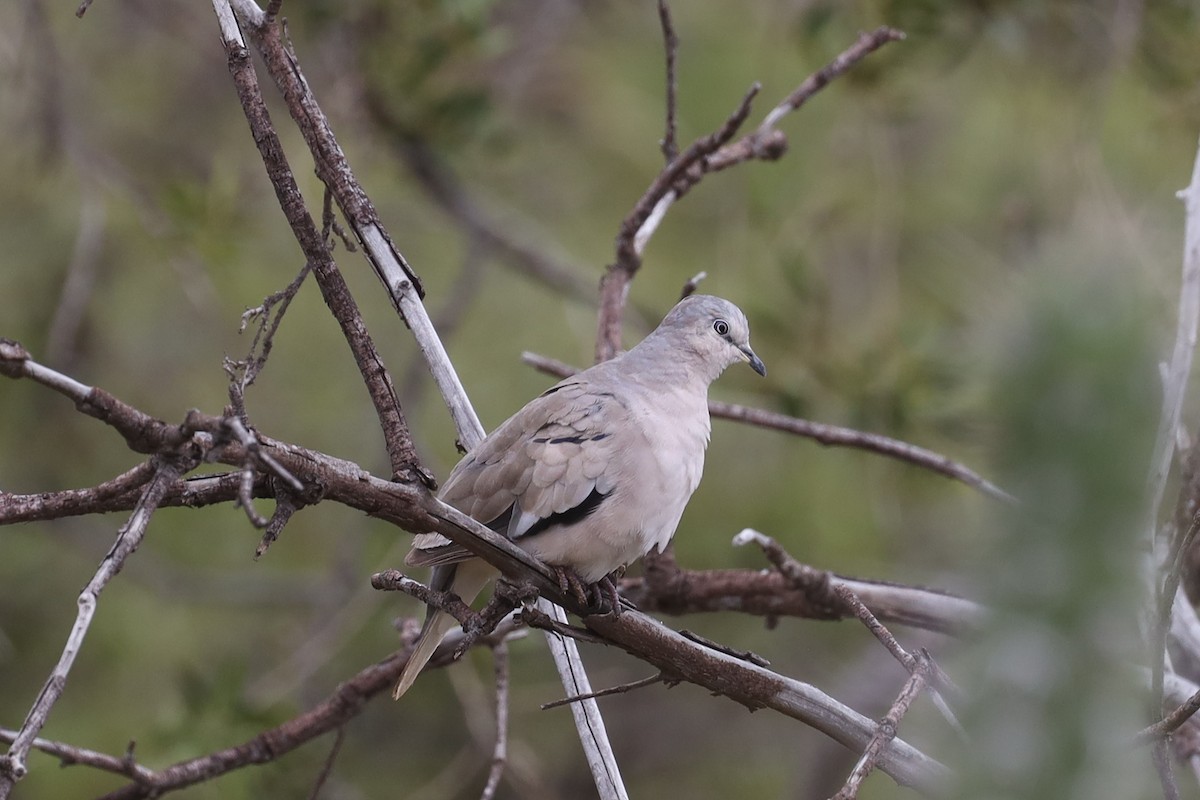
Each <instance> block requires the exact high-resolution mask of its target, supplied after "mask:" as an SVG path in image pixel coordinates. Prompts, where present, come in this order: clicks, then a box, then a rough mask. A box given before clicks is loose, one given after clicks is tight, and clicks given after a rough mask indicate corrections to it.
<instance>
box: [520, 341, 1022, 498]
mask: <svg viewBox="0 0 1200 800" xmlns="http://www.w3.org/2000/svg"><path fill="white" fill-rule="evenodd" d="M521 361H523V362H524V363H526V364H528V365H529V366H531V367H533V368H534V369H537V370H540V371H541V372H545V373H547V374H548V375H554V376H556V377H559V378H566V377H569V376H571V375H574V374H575V373H576V372H578V371H579V370H578V369H576V368H575V367H573V366H571V365H570V364H567V363H565V362H562V361H558V360H557V359H553V358H548V357H547V356H543V355H539V354H538V353H530V352H529V351H526V352H523V353H521ZM708 413H709V414H711V415H712V416H714V417H718V418H720V419H730V420H735V421H738V422H745V423H748V424H750V425H757V426H759V427H763V428H771V429H772V430H777V431H783V432H785V433H791V434H795V435H796V436H802V437H804V438H806V439H812V440H814V441H816V442H818V443H820V444H823V445H825V446H826V447H851V448H855V449H858V450H866V451H868V452H871V453H878V454H879V455H882V456H887V457H889V458H894V459H896V460H898V461H905V462H907V463H909V464H912V465H914V466H917V467H921V468H922V469H927V470H930V471H932V472H936V473H938V474H939V475H944V476H945V477H947V478H951V479H953V480H956V481H959V482H960V483H965V484H966V485H967V486H970V487H971V488H973V489H977V490H978V491H980V492H983V493H984V494H986V495H987V496H988V497H993V498H995V499H997V500H1003V501H1005V502H1010V503H1015V502H1017V500H1016V499H1015V498H1014V497H1013V496H1012V495H1010V494H1009V493H1008V492H1006V491H1004V490H1003V489H1001V488H1000V487H998V486H996V485H995V484H993V483H992V482H990V481H988V480H986V479H984V478H982V477H980V476H979V475H978V474H977V473H976V472H974V471H973V470H971V469H969V468H967V467H966V466H964V465H963V464H960V463H959V462H957V461H954V460H953V459H951V458H948V457H946V456H944V455H942V454H940V453H935V452H933V451H932V450H926V449H925V448H923V447H919V446H917V445H915V444H909V443H908V442H902V441H899V440H898V439H891V438H889V437H887V436H881V435H879V434H876V433H867V432H865V431H857V430H854V429H853V428H842V427H839V426H837V425H826V424H825V423H822V422H812V421H810V420H806V419H800V418H798V417H789V416H787V415H786V414H779V413H777V412H774V411H767V410H765V409H761V408H750V407H749V406H742V405H737V404H734V403H722V402H720V401H719V400H709V401H708Z"/></svg>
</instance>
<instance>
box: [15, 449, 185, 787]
mask: <svg viewBox="0 0 1200 800" xmlns="http://www.w3.org/2000/svg"><path fill="white" fill-rule="evenodd" d="M196 463H197V462H195V461H193V462H192V463H190V464H188V463H186V462H181V461H179V460H177V459H169V458H167V457H163V458H160V459H156V464H155V475H154V477H153V478H152V479H151V480H150V482H149V483H148V484H147V485H146V488H145V490H144V491H143V492H142V497H141V500H140V501H139V502H138V507H137V508H136V509H135V510H134V512H133V514H132V515H131V516H130V518H129V520H128V521H127V522H126V523H125V524H124V525H122V526H121V529H120V530H119V531H118V532H117V539H116V542H115V543H114V544H113V546H112V549H111V550H109V551H108V553H107V554H106V555H105V556H104V558H103V560H101V562H100V566H99V568H98V569H97V570H96V573H95V575H93V576H92V579H91V580H90V581H88V584H87V586H85V587H84V589H83V591H82V592H81V593H80V594H79V599H78V605H79V611H78V613H77V615H76V617H75V624H74V625H73V626H72V628H71V632H70V634H69V635H68V636H67V643H66V645H65V646H64V647H63V651H62V655H61V656H60V657H59V660H58V664H56V665H55V667H54V669H53V670H52V671H51V672H50V677H49V678H47V679H46V683H45V685H44V686H43V687H42V690H41V692H40V693H39V694H38V697H37V699H36V700H35V701H34V703H33V706H32V707H31V708H30V709H29V713H28V714H27V715H26V717H25V721H24V722H23V723H22V724H21V729H20V730H19V731H18V732H17V734H16V736H14V737H13V740H12V744H11V745H10V746H9V749H8V753H7V754H5V755H3V756H0V798H6V797H8V796H9V793H10V792H11V791H12V789H13V786H14V785H15V784H16V782H17V781H19V780H21V778H23V777H25V772H26V765H25V760H26V757H27V756H28V755H29V750H30V748H31V747H33V743H34V740H35V739H36V738H37V735H38V733H39V732H41V730H42V727H43V726H44V725H45V724H46V720H47V719H48V718H49V716H50V711H51V709H53V708H54V704H55V703H57V702H58V698H59V697H60V696H61V695H62V692H63V689H64V688H66V684H67V678H68V677H69V676H70V674H71V667H72V666H74V664H75V657H76V656H77V655H78V654H79V651H80V649H81V648H82V647H83V640H84V638H85V637H86V636H87V632H88V628H89V627H90V626H91V624H92V618H93V617H94V616H95V614H96V605H97V602H98V601H99V599H100V593H101V592H102V591H103V590H104V587H105V586H107V585H108V582H109V581H110V580H112V578H113V576H115V575H116V574H117V573H118V572H120V571H121V568H122V567H123V566H125V560H126V559H127V558H129V556H130V555H132V554H133V552H134V551H135V550H137V548H138V545H140V544H141V542H142V539H143V537H145V535H146V528H147V526H148V525H149V524H150V518H151V517H152V516H153V515H154V512H155V510H156V509H157V508H158V501H159V500H160V499H161V497H162V493H163V491H164V489H165V487H166V485H167V484H168V483H169V482H170V481H172V480H173V479H175V478H177V477H178V475H179V473H180V471H183V470H186V469H191V468H192V467H194V466H195V465H196Z"/></svg>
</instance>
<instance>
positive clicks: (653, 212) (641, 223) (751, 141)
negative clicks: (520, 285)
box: [596, 12, 904, 361]
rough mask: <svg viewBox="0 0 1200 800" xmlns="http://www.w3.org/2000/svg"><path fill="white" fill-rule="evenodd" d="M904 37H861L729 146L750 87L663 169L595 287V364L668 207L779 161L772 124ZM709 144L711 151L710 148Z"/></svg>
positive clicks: (617, 341) (615, 341)
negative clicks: (729, 174) (761, 163)
mask: <svg viewBox="0 0 1200 800" xmlns="http://www.w3.org/2000/svg"><path fill="white" fill-rule="evenodd" d="M660 13H661V12H660ZM664 27H666V23H664ZM903 38H904V34H903V33H901V32H900V31H897V30H895V29H893V28H878V29H877V30H875V31H874V32H872V33H869V34H867V33H864V34H862V35H860V36H859V38H858V40H857V41H856V42H855V43H854V44H853V45H851V46H850V47H848V48H847V49H846V50H845V51H843V52H842V53H840V54H839V55H838V56H837V58H835V59H834V60H833V61H831V62H830V63H829V64H827V65H826V66H825V67H823V68H821V69H820V70H818V71H817V72H815V73H813V74H812V75H810V76H809V77H808V78H807V79H806V80H805V81H804V82H803V83H802V84H800V86H799V87H797V89H796V90H795V91H794V92H792V93H791V94H790V95H788V97H787V98H786V99H784V101H783V102H782V103H780V104H779V105H778V106H776V107H775V108H774V109H772V111H771V112H770V113H769V114H767V116H766V117H765V118H764V119H763V121H762V123H761V124H760V125H759V126H758V129H757V130H755V131H754V132H753V133H750V134H747V135H745V136H743V137H741V138H740V139H738V140H737V141H735V142H730V141H729V140H730V139H732V138H733V134H734V133H736V131H737V129H738V128H739V127H740V126H741V124H742V122H743V121H745V118H746V116H747V115H748V114H749V111H750V100H751V99H752V98H753V97H754V95H755V93H757V91H758V86H757V84H755V86H754V87H753V88H752V89H751V90H750V92H749V93H748V94H747V95H746V97H744V98H743V99H742V103H741V105H740V106H739V107H738V109H737V110H736V111H735V112H734V113H733V114H731V115H730V117H729V118H728V119H726V120H725V122H724V123H723V124H722V125H721V127H720V128H719V129H718V130H717V131H716V132H714V133H712V134H709V136H706V137H702V138H701V139H698V140H697V141H696V142H693V143H692V145H691V146H690V147H689V148H688V149H687V150H685V151H684V152H683V153H681V154H680V155H679V156H677V157H676V158H673V159H672V160H671V161H670V163H668V164H667V166H666V167H665V168H664V169H663V171H662V172H661V173H659V175H658V177H656V178H655V179H654V181H653V182H652V183H651V184H650V187H649V188H648V189H647V190H646V192H645V194H643V195H642V197H641V199H639V200H638V202H637V204H636V205H634V207H633V211H631V212H630V214H629V215H628V216H627V217H625V219H624V220H623V221H622V222H621V227H620V230H619V232H618V233H617V243H616V261H614V262H613V263H612V264H610V265H609V267H608V270H607V272H605V275H604V277H603V279H601V282H600V321H599V325H598V328H597V334H596V361H604V360H606V359H609V358H612V356H613V355H615V354H616V353H617V351H618V350H619V349H620V346H621V317H622V312H623V310H624V307H625V302H626V299H627V297H628V294H629V283H630V281H632V280H633V276H634V274H635V273H636V272H637V270H638V269H639V268H640V267H641V258H642V253H643V251H644V250H645V247H646V243H647V242H648V241H649V240H650V237H651V236H653V235H654V231H655V230H656V229H657V228H658V225H659V223H661V222H662V220H663V218H664V217H665V216H666V213H667V210H668V209H669V208H670V207H671V205H672V204H673V203H674V202H675V201H676V200H678V199H679V198H680V197H682V196H683V195H684V194H686V193H687V192H688V191H689V190H690V189H691V188H692V187H693V186H695V185H696V184H697V183H699V182H700V180H701V179H702V178H703V177H704V176H705V175H706V174H708V173H710V172H717V171H719V170H722V169H726V168H727V167H731V166H733V165H735V164H740V163H742V162H744V161H748V160H751V159H762V160H767V161H773V160H775V159H778V158H779V157H781V156H782V155H783V154H784V153H785V152H787V137H786V136H784V135H783V133H781V132H780V131H778V130H776V129H775V125H776V123H778V121H779V120H780V119H781V118H782V117H784V116H785V115H787V114H788V113H790V112H792V111H794V110H796V109H797V108H799V107H800V106H801V105H803V104H804V103H805V102H806V101H807V100H808V99H809V98H810V97H812V96H813V95H814V94H816V93H817V92H819V91H820V90H821V89H823V88H824V87H825V86H826V85H828V84H829V82H830V81H832V80H834V79H836V78H838V77H840V76H841V75H843V74H845V72H846V71H847V70H849V69H850V68H851V67H853V66H854V65H855V64H857V63H858V62H859V61H861V60H862V59H864V58H866V57H867V56H868V55H870V54H871V53H873V52H875V51H876V50H878V49H879V48H880V47H882V46H883V45H885V44H887V43H888V42H894V41H898V40H900V39H903ZM669 48H670V44H668V49H669ZM668 114H670V109H668ZM718 140H720V141H718ZM714 144H715V145H716V146H715V147H713V146H712V145H714ZM693 148H696V150H693ZM697 150H698V151H700V152H697Z"/></svg>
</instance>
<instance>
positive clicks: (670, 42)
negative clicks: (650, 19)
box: [658, 0, 679, 164]
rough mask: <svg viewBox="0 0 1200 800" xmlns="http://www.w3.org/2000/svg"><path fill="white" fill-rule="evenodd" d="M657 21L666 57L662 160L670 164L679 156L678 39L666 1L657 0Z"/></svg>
mask: <svg viewBox="0 0 1200 800" xmlns="http://www.w3.org/2000/svg"><path fill="white" fill-rule="evenodd" d="M658 21H659V24H660V25H661V26H662V32H663V50H664V51H666V56H667V123H666V130H665V131H664V133H663V139H662V153H663V158H665V159H666V161H667V163H668V164H670V163H671V162H672V161H674V160H675V157H676V156H677V155H679V145H678V143H676V141H675V117H676V106H675V104H676V99H675V93H676V88H677V83H676V79H675V56H676V54H677V53H678V51H679V37H678V36H676V35H675V26H674V25H673V24H672V22H671V8H670V6H668V5H667V0H658Z"/></svg>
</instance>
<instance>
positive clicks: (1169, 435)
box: [1144, 146, 1200, 793]
mask: <svg viewBox="0 0 1200 800" xmlns="http://www.w3.org/2000/svg"><path fill="white" fill-rule="evenodd" d="M1178 196H1179V198H1180V199H1181V200H1182V201H1183V203H1184V207H1185V209H1186V220H1185V231H1184V251H1183V276H1182V279H1181V285H1180V291H1179V320H1178V323H1177V326H1176V334H1175V347H1174V351H1173V352H1172V354H1171V361H1170V363H1169V366H1168V367H1167V370H1166V373H1165V376H1164V380H1163V404H1162V412H1161V415H1160V417H1159V423H1158V433H1157V435H1156V436H1155V440H1154V451H1153V454H1152V455H1151V461H1150V474H1149V478H1148V483H1149V487H1148V489H1149V505H1148V507H1147V511H1146V531H1145V534H1144V538H1145V540H1146V543H1147V545H1148V551H1149V552H1150V553H1151V554H1153V555H1158V554H1159V553H1160V548H1159V547H1158V546H1157V545H1158V517H1159V511H1160V508H1161V506H1162V500H1163V494H1164V493H1165V491H1166V485H1167V476H1168V475H1169V473H1170V471H1171V463H1172V461H1173V459H1174V454H1175V435H1176V431H1177V430H1178V428H1179V425H1180V420H1181V417H1182V414H1183V401H1184V396H1185V394H1186V392H1187V384H1188V378H1189V377H1190V375H1191V371H1192V359H1193V355H1194V353H1195V349H1196V337H1197V329H1198V328H1200V146H1198V149H1197V153H1196V160H1195V162H1194V163H1193V166H1192V179H1191V182H1190V183H1189V184H1188V186H1187V188H1186V189H1183V190H1182V191H1180V192H1179V195H1178ZM1153 560H1154V559H1153V557H1152V558H1151V559H1150V564H1148V567H1147V569H1148V570H1154V566H1153ZM1162 563H1163V564H1164V567H1163V568H1164V569H1165V570H1167V574H1166V575H1163V576H1161V577H1160V576H1158V575H1157V573H1156V572H1154V571H1151V574H1150V577H1149V579H1148V580H1147V584H1148V585H1149V587H1151V588H1150V591H1149V599H1150V608H1151V609H1152V613H1155V619H1154V621H1153V622H1152V623H1151V628H1150V632H1149V633H1148V636H1147V638H1148V639H1149V650H1150V659H1151V670H1152V679H1151V687H1150V703H1151V708H1153V709H1155V713H1157V709H1160V708H1161V707H1162V696H1163V671H1164V669H1165V666H1166V665H1165V660H1166V657H1167V653H1166V639H1167V633H1168V631H1169V630H1170V627H1171V612H1172V607H1173V603H1174V599H1175V598H1174V594H1175V591H1174V587H1175V586H1177V585H1178V581H1179V570H1178V566H1177V559H1176V558H1174V554H1172V553H1166V554H1165V558H1163V560H1162ZM1168 590H1170V594H1169V595H1166V596H1165V597H1164V596H1163V595H1164V593H1165V592H1166V591H1168ZM1161 750H1162V748H1161V746H1160V745H1158V744H1156V745H1155V753H1156V756H1155V762H1156V765H1161V763H1162V761H1163V757H1162V754H1161ZM1159 772H1160V774H1163V769H1162V767H1161V766H1160V769H1159ZM1166 772H1167V773H1168V774H1169V772H1170V765H1169V763H1168V764H1167V765H1166ZM1170 783H1171V782H1170V781H1169V780H1167V778H1166V777H1164V780H1163V785H1164V791H1167V792H1168V793H1169V791H1170Z"/></svg>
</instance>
